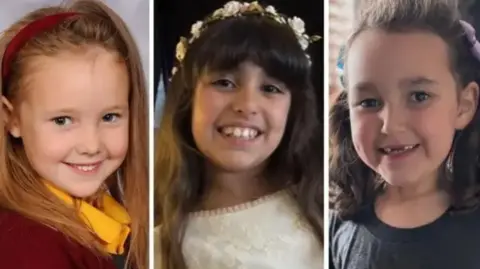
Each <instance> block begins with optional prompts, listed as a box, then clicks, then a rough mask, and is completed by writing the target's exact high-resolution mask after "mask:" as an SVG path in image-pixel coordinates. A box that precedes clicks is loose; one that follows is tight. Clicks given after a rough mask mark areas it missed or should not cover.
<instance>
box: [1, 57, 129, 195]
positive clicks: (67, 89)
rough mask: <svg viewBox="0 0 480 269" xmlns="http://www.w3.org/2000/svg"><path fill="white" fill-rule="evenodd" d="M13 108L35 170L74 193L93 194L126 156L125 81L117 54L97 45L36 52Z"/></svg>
mask: <svg viewBox="0 0 480 269" xmlns="http://www.w3.org/2000/svg"><path fill="white" fill-rule="evenodd" d="M34 61H35V64H32V65H31V67H35V68H36V69H35V70H33V69H32V70H31V75H30V76H29V77H28V80H27V81H25V82H26V83H27V84H25V88H24V89H22V92H21V93H20V100H18V101H17V102H14V107H13V110H12V106H11V104H9V102H8V101H6V100H4V104H5V105H6V106H7V107H9V108H10V111H13V114H11V117H10V120H11V122H10V133H11V134H12V135H13V136H14V137H18V138H21V140H22V141H23V146H24V150H25V152H26V155H27V158H28V160H29V162H30V164H31V166H32V167H33V169H34V170H35V171H36V172H37V173H38V174H39V176H40V177H41V178H43V179H45V180H47V181H49V182H50V183H52V184H53V185H55V186H57V187H59V188H60V189H62V190H64V191H66V192H68V193H70V194H71V195H73V196H76V197H87V196H90V195H92V194H94V193H95V192H96V191H97V190H98V189H99V187H100V186H101V185H102V183H103V182H104V181H105V180H106V179H107V177H108V176H110V175H111V174H112V173H114V172H115V171H116V170H117V169H118V168H119V167H120V165H121V164H122V162H123V160H124V159H125V156H126V153H127V149H128V126H129V124H128V122H129V115H128V112H129V103H128V92H129V81H128V72H127V69H126V66H125V64H124V63H122V62H120V61H119V59H118V56H116V55H114V54H112V53H110V52H107V51H105V50H103V49H101V48H91V49H88V50H87V51H86V52H85V53H77V54H73V53H68V52H65V53H61V54H59V55H57V56H55V57H44V56H40V57H38V58H36V59H35V60H34Z"/></svg>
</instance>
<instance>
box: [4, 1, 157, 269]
mask: <svg viewBox="0 0 480 269" xmlns="http://www.w3.org/2000/svg"><path fill="white" fill-rule="evenodd" d="M0 46H1V51H2V54H3V57H2V63H1V71H2V72H1V78H2V79H1V93H2V97H1V100H2V106H3V112H2V125H3V129H4V132H3V133H2V134H1V140H2V144H1V147H0V165H1V166H0V261H1V266H0V267H2V268H17V269H23V268H25V269H26V268H45V269H47V268H48V269H52V268H59V269H60V268H61V269H67V268H78V269H80V268H84V269H87V268H88V269H92V268H102V269H114V268H135V269H146V268H147V266H148V264H147V249H146V248H147V225H148V218H147V216H148V208H147V204H148V200H147V199H148V198H147V197H148V190H147V186H148V185H147V184H148V181H147V171H148V170H147V144H146V141H147V135H146V134H147V133H148V132H147V130H148V129H147V123H146V119H147V110H146V85H145V81H144V73H143V71H142V69H141V64H140V57H139V53H138V50H137V48H136V45H135V43H134V40H133V38H132V36H131V34H130V33H129V31H128V30H127V27H126V25H125V24H124V23H123V22H122V20H121V19H120V18H119V17H118V16H117V15H116V14H115V13H114V12H113V11H112V10H110V9H109V8H107V7H106V6H105V5H103V4H101V3H100V2H96V1H75V2H73V3H72V4H71V5H68V6H58V7H50V8H43V9H39V10H36V11H34V12H32V13H30V14H28V15H26V16H25V17H24V18H23V19H21V20H20V21H19V22H17V23H15V24H14V25H12V26H11V27H10V28H9V29H7V30H6V31H5V32H4V33H3V35H2V36H1V39H0Z"/></svg>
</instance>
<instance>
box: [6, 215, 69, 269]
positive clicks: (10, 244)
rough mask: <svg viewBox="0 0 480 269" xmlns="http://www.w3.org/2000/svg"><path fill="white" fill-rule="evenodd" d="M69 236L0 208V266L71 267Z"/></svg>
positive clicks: (20, 267) (41, 268) (65, 268)
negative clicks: (68, 247)
mask: <svg viewBox="0 0 480 269" xmlns="http://www.w3.org/2000/svg"><path fill="white" fill-rule="evenodd" d="M67 243H68V239H67V238H66V237H65V236H64V235H62V234H61V233H59V232H57V231H55V230H53V229H51V228H49V227H47V226H44V225H42V224H40V223H37V222H35V221H33V220H30V219H28V218H26V217H24V216H22V215H20V214H18V213H15V212H12V211H7V210H3V209H0V261H1V263H2V268H3V267H5V268H17V269H24V268H25V269H26V268H32V264H33V262H34V263H35V268H38V269H43V268H62V269H69V268H74V267H73V266H72V264H71V262H70V260H69V255H68V252H67V251H68V249H66V246H67V245H68V244H67Z"/></svg>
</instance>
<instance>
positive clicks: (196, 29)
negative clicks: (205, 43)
mask: <svg viewBox="0 0 480 269" xmlns="http://www.w3.org/2000/svg"><path fill="white" fill-rule="evenodd" d="M202 26H203V22H202V21H197V22H196V23H195V24H194V25H192V29H191V34H192V35H193V37H195V38H198V37H199V36H200V29H202Z"/></svg>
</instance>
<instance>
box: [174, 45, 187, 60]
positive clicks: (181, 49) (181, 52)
mask: <svg viewBox="0 0 480 269" xmlns="http://www.w3.org/2000/svg"><path fill="white" fill-rule="evenodd" d="M175 51H176V52H175V54H176V57H177V60H178V61H180V62H181V61H182V60H183V58H184V57H185V53H186V52H187V48H186V47H185V44H184V43H183V41H180V42H178V43H177V48H176V50H175Z"/></svg>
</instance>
